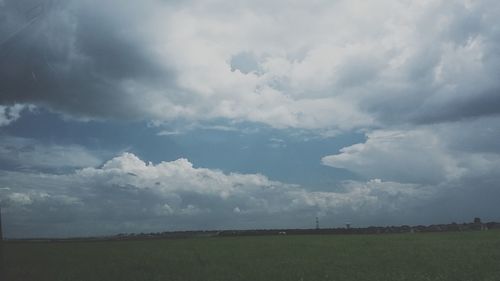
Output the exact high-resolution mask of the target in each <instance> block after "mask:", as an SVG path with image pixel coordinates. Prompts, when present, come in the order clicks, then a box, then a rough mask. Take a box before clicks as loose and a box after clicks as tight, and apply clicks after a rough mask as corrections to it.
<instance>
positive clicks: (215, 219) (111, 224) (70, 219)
mask: <svg viewBox="0 0 500 281" xmlns="http://www.w3.org/2000/svg"><path fill="white" fill-rule="evenodd" d="M0 186H2V188H1V189H0V195H1V196H2V201H3V202H4V210H3V211H4V219H5V224H6V228H5V229H6V231H8V235H11V236H30V235H31V236H65V235H82V234H89V235H90V234H103V233H117V232H137V231H164V230H176V229H221V228H262V227H268V228H275V227H312V225H313V223H314V217H315V216H320V217H321V218H322V220H323V219H324V220H325V225H327V224H330V226H332V225H333V223H334V222H333V221H331V220H332V216H333V215H335V219H336V220H338V219H340V218H345V219H347V218H356V217H363V214H364V213H366V212H367V211H368V210H370V212H371V213H372V214H381V213H385V212H390V211H395V210H399V209H401V208H403V207H404V208H405V209H406V208H408V207H409V206H411V205H414V204H417V202H419V201H420V200H424V199H425V198H428V197H429V196H430V195H431V192H430V191H429V190H428V189H427V188H424V187H421V186H418V185H415V184H399V183H395V182H383V181H381V180H370V181H368V182H354V181H352V182H351V181H350V182H344V183H343V184H342V186H341V190H339V191H336V192H333V191H332V192H311V191H307V190H306V189H304V188H302V187H300V186H296V185H290V184H284V183H281V182H277V181H272V180H270V179H268V178H267V177H265V176H263V175H260V174H239V173H230V174H225V173H223V172H221V171H218V170H210V169H204V168H195V167H193V165H192V164H191V163H190V162H189V161H188V160H186V159H178V160H175V161H171V162H161V163H159V164H157V165H154V164H152V163H145V162H143V161H142V160H140V159H139V158H137V157H136V156H135V155H133V154H130V153H125V154H123V155H121V156H118V157H115V158H113V159H111V160H109V161H108V162H106V163H105V164H104V165H103V166H102V167H100V168H93V167H88V168H83V169H79V170H76V171H75V172H74V173H68V174H58V175H56V174H48V173H26V172H24V173H20V172H6V171H3V172H1V173H0ZM361 221H362V220H357V221H356V222H357V223H362V222H361ZM335 223H336V224H337V225H339V224H342V223H343V222H339V221H337V222H335Z"/></svg>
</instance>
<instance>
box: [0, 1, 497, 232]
mask: <svg viewBox="0 0 500 281" xmlns="http://www.w3.org/2000/svg"><path fill="white" fill-rule="evenodd" d="M499 18H500V3H499V2H498V1H494V0H476V1H474V0H453V1H448V0H442V1H440V0H432V1H429V0H399V1H397V0H380V1H376V2H375V1H357V0H355V1H353V0H345V1H344V0H336V1H331V0H313V1H310V0H309V1H299V0H293V1H289V0H288V1H284V0H273V1H269V0H266V1H261V0H256V1H255V0H254V1H244V0H235V1H221V0H189V1H175V0H172V1H169V0H144V1H139V2H138V1H118V0H116V1H115V0H106V1H94V0H70V1H60V0H22V1H21V0H0V200H1V205H2V213H3V223H4V232H5V235H6V236H8V237H40V236H84V235H101V234H114V233H119V232H151V231H165V230H197V229H249V228H292V227H299V228H311V227H314V224H315V217H319V219H320V224H321V226H322V227H340V226H343V225H344V224H345V223H346V222H350V223H351V224H352V225H353V226H369V225H391V224H431V223H448V222H452V221H456V222H464V221H471V220H472V219H473V217H476V216H479V217H481V218H482V219H483V220H486V221H490V220H496V221H500V204H498V199H499V198H500V174H499V171H500V141H499V140H500V114H499V113H500V79H499V77H500V21H499V20H498V19H499Z"/></svg>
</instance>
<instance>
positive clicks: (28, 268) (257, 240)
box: [5, 231, 500, 281]
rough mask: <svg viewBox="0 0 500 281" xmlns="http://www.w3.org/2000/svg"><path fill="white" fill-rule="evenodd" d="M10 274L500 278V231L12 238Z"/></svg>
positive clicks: (53, 278) (107, 279)
mask: <svg viewBox="0 0 500 281" xmlns="http://www.w3.org/2000/svg"><path fill="white" fill-rule="evenodd" d="M5 268H6V275H7V276H6V277H7V278H6V280H12V281H15V280H29V281H31V280H33V281H35V280H36V281H44V280H50V281H57V280H68V281H69V280H72V281H76V280H82V281H93V280H102V281H114V280H117V281H118V280H119V281H127V280H168V281H175V280H200V281H201V280H203V281H210V280H213V281H225V280H231V281H235V280H252V281H256V280H265V281H273V280H275V281H280V280H286V281H292V280H303V281H306V280H310V281H321V280H341V281H345V280H370V281H376V280H380V281H390V280H426V281H428V280H450V281H451V280H453V281H460V280H464V281H465V280H481V281H498V280H500V231H482V232H480V231H477V232H452V233H425V234H384V235H288V236H286V235H283V236H255V237H214V238H189V239H165V240H142V241H107V242H106V241H102V242H52V243H48V242H9V243H6V244H5Z"/></svg>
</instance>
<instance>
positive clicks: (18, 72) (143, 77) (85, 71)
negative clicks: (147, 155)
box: [0, 0, 172, 118]
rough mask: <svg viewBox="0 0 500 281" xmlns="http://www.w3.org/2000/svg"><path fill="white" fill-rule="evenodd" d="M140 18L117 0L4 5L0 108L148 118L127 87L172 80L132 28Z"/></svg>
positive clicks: (137, 95) (0, 33)
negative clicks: (21, 106) (20, 106)
mask: <svg viewBox="0 0 500 281" xmlns="http://www.w3.org/2000/svg"><path fill="white" fill-rule="evenodd" d="M138 12H140V11H138ZM138 16H139V15H134V14H132V13H130V10H128V11H127V9H125V8H124V6H123V5H120V3H111V2H110V1H104V3H100V2H99V1H68V2H65V1H14V0H12V1H11V0H8V1H4V4H3V7H2V9H1V10H0V21H1V24H0V26H1V27H2V28H0V38H1V40H2V41H1V45H0V85H1V87H0V103H1V104H13V103H31V104H37V105H41V106H46V107H48V108H51V109H54V110H57V111H62V112H65V113H68V114H69V115H73V116H76V117H97V118H99V117H132V118H133V117H142V116H143V115H144V111H145V110H144V108H141V107H140V106H137V105H138V104H137V101H138V100H140V93H133V96H131V94H130V91H129V90H128V89H127V87H128V86H127V82H130V81H141V83H146V84H151V85H156V86H157V87H158V85H167V84H168V81H169V80H170V79H171V77H172V75H171V73H170V72H169V71H168V70H167V69H165V67H164V66H163V65H161V64H160V63H158V62H157V59H156V58H155V57H154V56H153V54H151V53H149V52H148V48H147V47H145V46H144V44H143V42H141V39H140V38H139V36H138V35H137V34H135V33H133V32H130V30H129V29H128V27H129V25H130V24H134V22H136V20H137V19H136V17H138Z"/></svg>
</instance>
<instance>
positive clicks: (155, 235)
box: [10, 218, 500, 242]
mask: <svg viewBox="0 0 500 281" xmlns="http://www.w3.org/2000/svg"><path fill="white" fill-rule="evenodd" d="M489 229H500V223H499V222H487V223H482V222H481V220H480V219H479V218H475V219H474V222H471V223H460V224H459V223H454V222H453V223H449V224H433V225H416V226H409V225H401V226H369V227H344V228H316V229H251V230H220V231H219V230H200V231H165V232H152V233H120V234H117V235H113V236H99V237H81V238H67V239H22V240H23V241H26V240H30V241H53V242H64V241H75V240H76V241H78V240H82V241H103V240H110V241H115V240H136V239H164V238H171V239H175V238H190V237H227V236H256V235H303V234H390V233H425V232H451V231H486V230H489ZM10 240H12V239H10ZM14 241H15V239H14Z"/></svg>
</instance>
